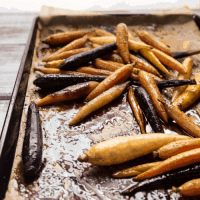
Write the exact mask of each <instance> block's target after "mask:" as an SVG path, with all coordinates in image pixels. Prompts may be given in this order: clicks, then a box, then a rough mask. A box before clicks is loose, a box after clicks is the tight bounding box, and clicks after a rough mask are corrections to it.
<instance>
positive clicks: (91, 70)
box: [77, 67, 112, 76]
mask: <svg viewBox="0 0 200 200" xmlns="http://www.w3.org/2000/svg"><path fill="white" fill-rule="evenodd" d="M77 71H78V72H82V73H87V74H93V75H106V76H109V75H111V74H112V72H111V71H108V70H104V69H96V68H93V67H79V68H78V69H77Z"/></svg>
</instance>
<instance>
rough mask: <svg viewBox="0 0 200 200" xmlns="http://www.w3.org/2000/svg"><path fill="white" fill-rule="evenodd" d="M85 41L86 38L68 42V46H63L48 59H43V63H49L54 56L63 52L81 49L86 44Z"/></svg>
mask: <svg viewBox="0 0 200 200" xmlns="http://www.w3.org/2000/svg"><path fill="white" fill-rule="evenodd" d="M86 41H87V38H79V39H76V40H74V41H72V42H70V43H69V44H67V45H66V46H64V47H63V48H61V49H59V50H58V51H56V52H55V53H53V54H52V55H50V56H49V57H47V58H43V62H49V61H51V60H52V59H53V58H52V57H54V55H56V54H60V53H62V52H64V51H69V50H72V49H78V48H81V47H83V45H84V44H85V43H86Z"/></svg>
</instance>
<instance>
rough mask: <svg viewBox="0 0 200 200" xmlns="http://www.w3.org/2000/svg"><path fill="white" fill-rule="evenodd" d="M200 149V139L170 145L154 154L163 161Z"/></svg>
mask: <svg viewBox="0 0 200 200" xmlns="http://www.w3.org/2000/svg"><path fill="white" fill-rule="evenodd" d="M196 148H200V139H191V140H186V141H184V142H183V141H179V142H178V141H176V142H172V143H169V144H168V145H165V146H163V147H161V148H160V149H158V150H157V151H154V152H153V155H154V157H159V158H161V159H163V160H165V159H167V158H170V157H172V156H174V155H177V154H179V153H182V152H185V151H189V150H192V149H196Z"/></svg>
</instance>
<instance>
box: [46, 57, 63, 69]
mask: <svg viewBox="0 0 200 200" xmlns="http://www.w3.org/2000/svg"><path fill="white" fill-rule="evenodd" d="M64 60H65V59H61V60H54V61H50V62H47V63H46V64H45V66H46V67H47V68H58V69H59V66H60V64H61V63H62V62H63V61H64Z"/></svg>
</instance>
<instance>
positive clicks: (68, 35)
mask: <svg viewBox="0 0 200 200" xmlns="http://www.w3.org/2000/svg"><path fill="white" fill-rule="evenodd" d="M85 34H86V31H69V32H63V33H57V34H53V35H50V36H48V37H46V38H45V39H44V40H43V42H44V43H47V44H49V45H52V46H55V45H61V44H66V43H68V42H71V41H72V40H75V39H78V38H81V37H82V36H84V35H85Z"/></svg>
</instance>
